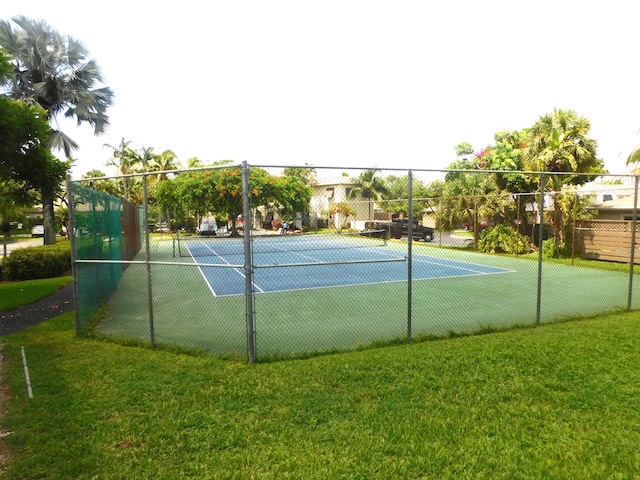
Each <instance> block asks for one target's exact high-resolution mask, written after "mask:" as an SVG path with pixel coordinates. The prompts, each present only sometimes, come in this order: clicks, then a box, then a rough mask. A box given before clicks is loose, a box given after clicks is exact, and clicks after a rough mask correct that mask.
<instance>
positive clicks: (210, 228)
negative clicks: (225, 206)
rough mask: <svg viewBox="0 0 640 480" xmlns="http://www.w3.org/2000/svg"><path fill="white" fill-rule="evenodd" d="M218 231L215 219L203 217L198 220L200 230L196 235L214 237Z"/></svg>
mask: <svg viewBox="0 0 640 480" xmlns="http://www.w3.org/2000/svg"><path fill="white" fill-rule="evenodd" d="M217 231H218V224H217V222H216V218H215V217H203V218H202V220H200V228H199V229H198V233H199V234H200V235H216V232H217Z"/></svg>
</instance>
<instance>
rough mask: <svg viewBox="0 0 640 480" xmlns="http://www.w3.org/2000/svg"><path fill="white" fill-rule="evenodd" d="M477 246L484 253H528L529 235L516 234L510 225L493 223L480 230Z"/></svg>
mask: <svg viewBox="0 0 640 480" xmlns="http://www.w3.org/2000/svg"><path fill="white" fill-rule="evenodd" d="M477 248H478V251H480V252H486V253H510V254H516V253H518V254H523V253H529V250H530V249H529V237H527V236H525V235H520V234H518V232H516V230H515V229H514V228H513V227H512V226H511V225H502V224H499V225H494V226H492V227H489V228H487V229H486V230H484V231H483V232H482V234H481V235H480V238H479V239H478V247H477Z"/></svg>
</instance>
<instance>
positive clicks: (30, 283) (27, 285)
mask: <svg viewBox="0 0 640 480" xmlns="http://www.w3.org/2000/svg"><path fill="white" fill-rule="evenodd" d="M69 282H71V277H70V276H64V277H54V278H45V279H40V280H25V281H23V282H5V283H4V284H2V283H0V312H6V311H8V310H13V309H14V308H18V307H21V306H23V305H27V304H29V303H32V302H35V301H36V300H39V299H40V298H42V297H46V296H47V295H49V294H51V293H53V292H55V291H56V290H58V289H59V288H60V287H63V286H65V285H66V284H68V283H69Z"/></svg>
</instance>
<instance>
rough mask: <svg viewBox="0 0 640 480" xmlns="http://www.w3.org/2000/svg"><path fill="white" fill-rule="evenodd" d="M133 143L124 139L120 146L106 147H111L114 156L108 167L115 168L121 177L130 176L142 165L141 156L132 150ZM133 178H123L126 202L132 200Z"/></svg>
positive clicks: (107, 145) (108, 161)
mask: <svg viewBox="0 0 640 480" xmlns="http://www.w3.org/2000/svg"><path fill="white" fill-rule="evenodd" d="M130 145H131V142H130V141H128V140H125V139H124V138H123V139H122V140H120V145H118V146H117V147H116V146H114V145H109V144H108V143H107V144H105V147H109V148H111V149H112V150H113V156H112V157H111V158H110V159H109V160H107V163H106V165H107V166H108V167H115V168H116V170H117V171H118V173H119V174H120V175H130V174H132V173H135V172H136V171H137V168H138V166H139V164H140V156H139V155H138V153H137V152H136V151H135V150H134V149H133V148H131V146H130ZM131 183H132V181H131V178H130V177H126V176H125V177H123V178H122V196H123V198H124V199H125V200H127V201H130V200H131Z"/></svg>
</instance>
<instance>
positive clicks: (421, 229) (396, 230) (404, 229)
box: [391, 218, 435, 242]
mask: <svg viewBox="0 0 640 480" xmlns="http://www.w3.org/2000/svg"><path fill="white" fill-rule="evenodd" d="M391 224H392V226H391V236H392V237H393V238H400V237H402V236H407V235H409V219H407V218H402V219H399V220H394V221H393V222H391ZM412 234H413V239H414V240H424V241H425V242H430V241H432V240H433V239H434V237H435V230H434V229H433V228H432V227H427V226H425V225H423V224H422V223H420V222H417V221H415V220H414V221H413V225H412Z"/></svg>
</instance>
